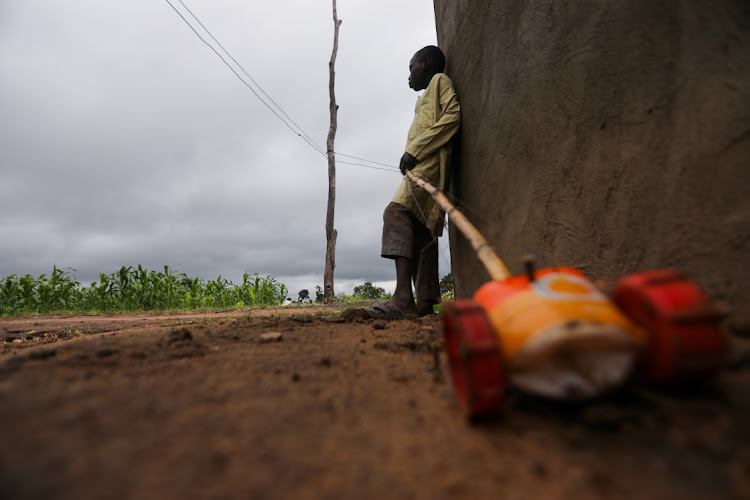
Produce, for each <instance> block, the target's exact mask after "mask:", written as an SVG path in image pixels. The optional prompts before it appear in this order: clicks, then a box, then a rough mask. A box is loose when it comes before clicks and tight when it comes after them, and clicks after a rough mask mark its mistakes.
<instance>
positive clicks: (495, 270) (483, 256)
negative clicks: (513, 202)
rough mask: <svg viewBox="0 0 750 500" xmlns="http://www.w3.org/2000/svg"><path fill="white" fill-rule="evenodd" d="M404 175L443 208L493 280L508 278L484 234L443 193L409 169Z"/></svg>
mask: <svg viewBox="0 0 750 500" xmlns="http://www.w3.org/2000/svg"><path fill="white" fill-rule="evenodd" d="M406 175H407V177H409V179H411V181H412V182H413V183H414V184H416V185H417V186H419V187H421V188H422V189H424V190H425V191H427V192H428V193H430V196H432V198H433V199H434V200H435V202H436V203H437V204H438V205H440V207H441V208H442V209H443V210H445V212H446V213H447V214H448V218H449V219H450V220H451V222H453V224H455V225H456V227H457V228H458V229H459V231H461V232H462V233H463V235H464V236H466V239H468V240H469V243H471V246H472V247H473V248H474V251H475V252H476V253H477V257H478V258H479V260H480V261H481V262H482V264H484V267H485V269H487V272H488V273H490V276H491V277H492V279H493V280H504V279H507V278H510V276H511V274H510V271H508V268H507V267H505V264H503V261H502V260H500V257H498V256H497V254H496V253H495V251H494V250H492V247H490V244H489V243H488V242H487V240H486V239H484V236H482V234H481V233H480V232H479V230H478V229H477V228H476V227H474V225H473V224H472V223H471V222H469V219H467V218H466V216H465V215H464V214H463V213H462V212H461V211H460V210H459V209H457V208H456V207H455V206H454V205H453V203H451V202H450V201H449V200H448V197H447V196H445V193H443V192H442V191H441V190H439V189H438V188H436V187H435V186H434V185H432V184H431V183H430V182H428V181H426V180H424V179H422V178H421V177H417V176H416V175H414V174H413V173H412V172H411V170H407V171H406Z"/></svg>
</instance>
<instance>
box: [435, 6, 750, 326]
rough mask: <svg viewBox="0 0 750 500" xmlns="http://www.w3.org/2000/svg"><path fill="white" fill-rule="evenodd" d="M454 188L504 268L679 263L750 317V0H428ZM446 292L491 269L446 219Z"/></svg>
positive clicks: (623, 268)
mask: <svg viewBox="0 0 750 500" xmlns="http://www.w3.org/2000/svg"><path fill="white" fill-rule="evenodd" d="M435 14H436V21H437V31H438V40H439V44H440V46H441V47H442V48H443V49H444V51H445V53H446V56H447V59H448V68H447V71H446V72H447V73H448V74H449V75H450V76H451V78H453V80H454V82H455V85H456V89H457V92H458V94H459V98H460V101H461V108H462V115H463V126H462V130H461V133H460V137H459V141H458V144H457V146H458V147H457V153H456V155H455V158H454V160H455V161H454V178H453V187H452V189H453V191H454V193H455V194H456V195H457V196H458V197H459V198H460V199H461V200H463V201H465V202H466V203H467V204H468V206H469V207H470V208H467V209H466V213H467V215H468V216H469V218H470V219H472V220H473V221H474V222H475V223H476V224H477V226H478V227H479V229H480V230H481V231H482V232H483V234H484V235H485V236H486V237H487V238H488V239H489V240H490V242H491V243H492V245H493V246H494V248H495V249H496V250H497V251H498V253H499V254H500V256H501V257H502V258H503V259H504V260H505V261H506V263H507V265H508V267H509V268H510V269H511V270H512V271H513V272H520V271H521V258H522V256H523V255H524V254H527V253H531V254H534V255H536V257H537V262H538V264H539V265H540V266H548V265H571V266H575V267H578V268H580V269H582V270H583V271H585V272H586V273H587V274H588V275H589V276H591V277H593V278H606V279H608V280H610V282H612V280H614V279H616V278H617V277H618V276H621V275H622V274H623V273H627V272H631V271H637V270H646V269H658V268H681V269H684V270H685V271H687V272H688V273H689V274H690V275H691V276H693V277H694V278H695V279H696V280H697V281H698V282H699V283H701V284H702V285H703V286H704V287H706V288H707V289H708V290H709V292H710V293H711V294H712V295H713V296H714V297H716V298H718V299H720V300H723V301H725V302H727V303H728V304H729V305H730V306H731V307H732V315H731V317H730V322H729V324H730V326H731V327H732V328H735V329H748V328H749V325H750V307H749V306H748V304H750V3H748V2H746V1H743V0H737V1H730V0H716V1H712V2H703V1H699V0H695V1H687V0H686V1H674V0H633V1H629V2H624V1H614V0H608V1H600V0H588V1H585V0H570V1H565V2H559V1H556V0H504V1H502V2H499V1H494V0H435ZM450 238H451V245H452V247H451V248H452V259H453V272H454V277H455V284H456V293H457V296H469V295H471V294H472V293H473V292H474V291H475V290H476V288H477V287H478V286H479V285H481V284H482V283H484V282H485V281H487V279H488V276H487V274H486V272H485V271H484V270H483V268H482V267H481V266H480V264H479V263H478V261H477V259H476V258H475V256H474V253H473V251H472V250H471V248H470V247H469V246H468V244H467V243H466V242H465V240H464V239H463V237H461V235H460V234H456V232H455V231H454V230H451V233H450Z"/></svg>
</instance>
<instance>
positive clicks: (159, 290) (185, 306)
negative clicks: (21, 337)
mask: <svg viewBox="0 0 750 500" xmlns="http://www.w3.org/2000/svg"><path fill="white" fill-rule="evenodd" d="M287 291H288V290H287V288H286V287H285V286H284V285H283V284H282V283H279V282H277V281H276V280H275V279H274V278H272V277H270V276H266V277H265V278H262V277H260V276H258V275H257V274H248V273H245V274H244V275H243V277H242V283H241V284H237V285H235V284H234V283H232V282H231V281H229V280H226V279H223V278H222V277H221V276H219V277H218V278H216V279H215V280H213V281H206V280H203V279H201V278H189V277H188V276H187V275H186V274H184V273H178V272H176V271H174V270H172V269H170V268H169V266H164V272H163V273H162V272H156V271H149V270H147V269H144V268H143V267H141V266H140V265H139V266H138V267H137V268H134V267H132V266H123V267H121V268H120V269H119V270H118V271H117V272H114V273H112V274H105V273H101V274H100V276H99V281H98V282H93V283H91V286H82V285H81V283H79V282H78V280H77V279H76V276H75V271H74V270H73V269H70V268H67V269H58V268H57V266H54V267H53V269H52V274H51V275H50V276H49V277H48V276H47V275H46V274H42V275H41V276H39V277H38V278H34V277H33V276H32V275H30V274H27V275H26V276H17V275H15V274H14V275H11V276H7V277H5V278H2V279H0V316H18V315H28V314H50V313H59V312H79V313H98V312H133V311H167V310H180V309H182V310H190V309H217V308H218V309H228V308H242V307H250V306H269V305H278V304H281V303H282V302H283V301H284V299H285V298H286V294H287Z"/></svg>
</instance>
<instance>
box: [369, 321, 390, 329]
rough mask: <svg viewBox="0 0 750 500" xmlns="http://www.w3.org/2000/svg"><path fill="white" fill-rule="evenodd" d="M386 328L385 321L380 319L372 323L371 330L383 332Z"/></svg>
mask: <svg viewBox="0 0 750 500" xmlns="http://www.w3.org/2000/svg"><path fill="white" fill-rule="evenodd" d="M386 326H387V324H386V322H385V320H382V319H376V320H375V321H373V322H372V328H373V330H384V329H385V327H386Z"/></svg>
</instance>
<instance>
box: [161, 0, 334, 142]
mask: <svg viewBox="0 0 750 500" xmlns="http://www.w3.org/2000/svg"><path fill="white" fill-rule="evenodd" d="M165 1H166V2H167V3H168V4H169V6H170V7H172V9H173V10H174V11H175V12H176V13H177V15H178V16H180V18H181V19H182V20H183V21H184V22H185V24H187V25H188V27H190V29H191V30H193V33H195V35H196V36H197V37H198V38H199V39H200V40H201V42H203V43H204V44H206V46H208V48H210V49H211V50H212V51H213V52H214V54H216V55H217V56H219V59H221V60H222V62H223V63H224V64H225V65H226V66H227V67H228V68H229V69H230V70H231V71H232V73H234V74H235V76H236V77H237V78H239V80H240V81H241V82H242V83H243V84H244V85H245V86H246V87H247V88H248V89H250V92H252V93H253V94H254V95H255V97H257V98H258V100H259V101H260V102H262V103H263V105H264V106H265V107H267V108H268V109H269V110H270V111H271V113H273V114H274V115H276V117H277V118H278V119H279V120H281V121H282V122H283V123H284V125H286V126H287V127H288V128H289V130H291V131H292V132H293V133H294V134H296V135H298V136H299V137H301V138H302V140H304V141H305V142H307V144H309V145H310V147H312V148H313V149H315V150H316V151H318V152H319V153H322V150H321V149H320V148H319V147H318V146H316V145H315V143H314V142H313V141H311V140H309V139H308V138H307V137H305V136H306V135H307V134H305V136H303V135H302V134H301V133H300V132H297V131H296V130H294V128H292V126H291V125H289V123H288V122H287V121H286V120H284V119H283V118H282V117H281V116H280V115H279V114H278V113H277V112H276V110H274V109H273V108H272V107H271V106H270V105H269V104H268V103H267V102H266V101H264V100H263V99H262V98H261V97H260V96H259V95H258V93H257V92H256V91H255V89H254V88H252V87H251V86H250V85H249V84H248V83H247V82H246V81H245V80H244V79H243V78H242V77H241V76H240V74H239V73H237V71H236V70H235V69H234V68H233V67H232V65H231V64H229V63H228V62H227V60H226V59H224V57H223V56H222V55H221V54H219V52H218V51H217V50H216V49H215V48H214V47H213V45H211V44H210V43H208V42H207V41H206V39H205V38H203V37H202V36H201V35H200V33H198V31H197V30H196V29H195V28H194V27H193V25H192V24H190V22H189V21H188V20H187V19H185V16H183V15H182V13H181V12H180V11H179V10H177V8H176V7H175V6H174V5H173V4H172V2H170V1H169V0H165ZM180 3H182V2H180ZM300 130H301V129H300ZM323 154H325V153H323Z"/></svg>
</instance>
